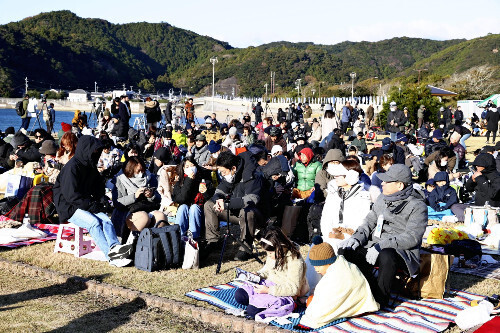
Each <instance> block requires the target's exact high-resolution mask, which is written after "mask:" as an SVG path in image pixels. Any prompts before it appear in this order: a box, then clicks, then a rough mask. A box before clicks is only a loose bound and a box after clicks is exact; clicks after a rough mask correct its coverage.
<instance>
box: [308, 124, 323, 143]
mask: <svg viewBox="0 0 500 333" xmlns="http://www.w3.org/2000/svg"><path fill="white" fill-rule="evenodd" d="M321 133H322V129H321V125H318V126H317V127H316V128H315V129H313V130H312V133H311V136H310V137H309V139H308V140H307V141H308V142H313V141H318V142H319V141H321V138H322V137H321Z"/></svg>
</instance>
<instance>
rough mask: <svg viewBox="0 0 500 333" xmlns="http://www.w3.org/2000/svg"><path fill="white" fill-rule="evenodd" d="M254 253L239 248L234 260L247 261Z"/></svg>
mask: <svg viewBox="0 0 500 333" xmlns="http://www.w3.org/2000/svg"><path fill="white" fill-rule="evenodd" d="M251 258H252V255H251V254H250V253H247V252H245V251H241V250H238V252H237V253H236V255H235V256H234V260H236V261H247V260H248V259H251Z"/></svg>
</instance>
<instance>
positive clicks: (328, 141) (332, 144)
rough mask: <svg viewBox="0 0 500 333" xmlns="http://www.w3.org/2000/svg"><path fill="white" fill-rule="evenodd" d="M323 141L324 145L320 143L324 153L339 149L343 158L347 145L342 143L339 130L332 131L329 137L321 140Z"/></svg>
mask: <svg viewBox="0 0 500 333" xmlns="http://www.w3.org/2000/svg"><path fill="white" fill-rule="evenodd" d="M323 141H325V144H324V145H323V142H322V144H321V145H323V147H324V148H325V150H326V151H328V150H330V149H340V151H341V152H342V154H344V156H345V153H346V150H347V145H346V144H345V142H344V139H343V136H342V130H341V129H338V128H336V129H334V130H333V132H332V133H330V135H328V136H327V137H326V138H324V139H323Z"/></svg>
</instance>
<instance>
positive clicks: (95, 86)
mask: <svg viewBox="0 0 500 333" xmlns="http://www.w3.org/2000/svg"><path fill="white" fill-rule="evenodd" d="M94 92H97V82H94Z"/></svg>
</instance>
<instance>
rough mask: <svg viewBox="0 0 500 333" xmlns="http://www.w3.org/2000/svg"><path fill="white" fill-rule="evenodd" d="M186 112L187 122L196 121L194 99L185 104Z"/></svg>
mask: <svg viewBox="0 0 500 333" xmlns="http://www.w3.org/2000/svg"><path fill="white" fill-rule="evenodd" d="M184 111H185V112H186V120H187V121H189V122H191V121H193V120H194V104H193V99H192V98H190V99H188V100H187V102H186V103H184Z"/></svg>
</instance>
